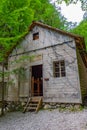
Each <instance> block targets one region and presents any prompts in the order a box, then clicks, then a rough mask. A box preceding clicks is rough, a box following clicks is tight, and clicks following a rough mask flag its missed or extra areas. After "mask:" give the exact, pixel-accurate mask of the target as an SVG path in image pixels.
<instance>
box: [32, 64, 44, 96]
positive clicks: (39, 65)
mask: <svg viewBox="0 0 87 130" xmlns="http://www.w3.org/2000/svg"><path fill="white" fill-rule="evenodd" d="M37 66H41V69H42V77H40V78H41V80H42V83H41V84H42V86H41V87H42V88H41V89H42V95H40V93H39V95H37V96H43V64H36V65H35V64H34V65H32V66H30V70H31V78H30V82H31V83H30V84H31V96H35V95H33V94H32V77H33V76H32V68H33V67H37ZM39 87H40V86H39Z"/></svg>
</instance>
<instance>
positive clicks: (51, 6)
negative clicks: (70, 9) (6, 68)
mask: <svg viewBox="0 0 87 130" xmlns="http://www.w3.org/2000/svg"><path fill="white" fill-rule="evenodd" d="M56 1H57V2H58V4H59V3H62V2H63V1H65V2H66V4H67V5H68V4H71V3H74V4H77V1H80V2H81V8H82V10H85V14H84V16H83V20H82V21H81V22H80V23H79V25H77V24H76V23H72V22H68V21H67V19H66V18H65V17H64V16H63V15H62V14H61V9H60V7H59V6H56V5H55V3H54V2H52V0H23V1H21V0H1V1H0V49H1V51H0V61H3V60H4V59H5V58H7V56H8V54H9V53H10V50H12V48H13V47H14V46H15V45H16V44H18V43H19V42H20V40H22V38H23V36H24V35H25V34H27V33H28V28H29V26H30V24H31V23H32V21H42V22H43V23H46V24H48V25H50V26H53V27H56V28H59V29H62V30H65V31H69V32H72V33H74V34H78V35H81V36H83V37H84V38H85V43H86V45H87V29H86V28H87V12H86V10H87V1H86V0H56ZM77 17H78V16H77Z"/></svg>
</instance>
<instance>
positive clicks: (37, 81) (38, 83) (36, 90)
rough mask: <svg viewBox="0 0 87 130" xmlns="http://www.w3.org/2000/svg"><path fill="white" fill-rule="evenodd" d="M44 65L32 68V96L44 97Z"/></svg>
mask: <svg viewBox="0 0 87 130" xmlns="http://www.w3.org/2000/svg"><path fill="white" fill-rule="evenodd" d="M42 77H43V76H42V65H37V66H32V78H31V92H32V96H43V80H42Z"/></svg>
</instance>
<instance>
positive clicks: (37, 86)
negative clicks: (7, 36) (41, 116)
mask: <svg viewBox="0 0 87 130" xmlns="http://www.w3.org/2000/svg"><path fill="white" fill-rule="evenodd" d="M85 50H86V49H85V43H84V39H83V37H80V36H78V35H74V34H71V33H69V32H65V31H62V30H59V29H57V28H53V27H51V26H48V25H46V24H43V23H41V22H33V23H32V24H31V26H30V27H29V33H28V34H27V35H26V36H25V37H24V38H23V40H22V41H21V43H20V44H18V45H17V46H16V47H15V48H14V49H13V51H12V53H11V54H10V56H9V59H8V60H9V62H8V68H9V71H10V72H11V74H10V75H9V81H8V85H9V86H8V98H7V100H8V101H23V100H26V99H27V98H28V97H34V96H38V97H39V96H40V97H42V98H43V102H44V103H48V102H50V103H51V102H53V103H79V104H81V103H82V100H83V99H84V96H85V95H87V56H86V53H85Z"/></svg>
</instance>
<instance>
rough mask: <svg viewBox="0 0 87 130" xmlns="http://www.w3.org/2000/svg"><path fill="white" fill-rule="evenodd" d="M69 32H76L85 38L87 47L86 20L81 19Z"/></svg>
mask: <svg viewBox="0 0 87 130" xmlns="http://www.w3.org/2000/svg"><path fill="white" fill-rule="evenodd" d="M71 32H73V33H75V34H78V35H80V36H82V37H84V39H85V43H86V48H87V20H83V21H82V22H81V23H80V24H79V25H78V26H77V27H76V28H74V29H73V30H72V31H71Z"/></svg>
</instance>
